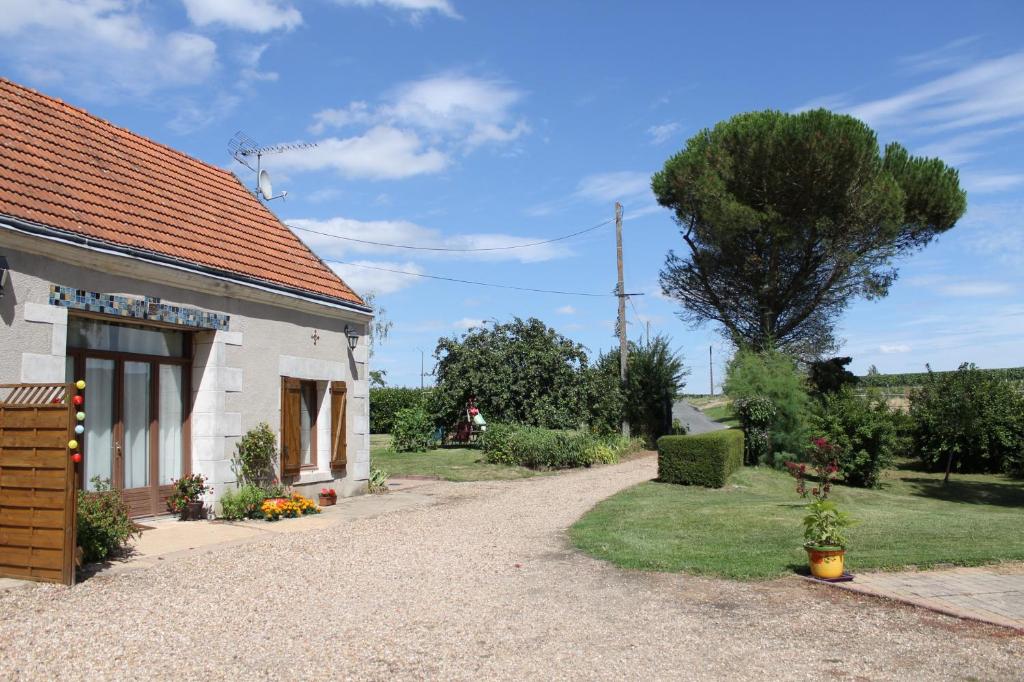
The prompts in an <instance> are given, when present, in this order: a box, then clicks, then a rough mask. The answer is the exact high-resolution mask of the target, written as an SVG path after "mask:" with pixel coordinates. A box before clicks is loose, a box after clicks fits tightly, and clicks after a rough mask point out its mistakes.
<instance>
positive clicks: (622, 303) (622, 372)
mask: <svg viewBox="0 0 1024 682" xmlns="http://www.w3.org/2000/svg"><path fill="white" fill-rule="evenodd" d="M615 260H616V263H617V265H618V270H619V290H618V292H617V293H618V296H619V381H621V382H622V388H623V389H625V388H626V362H627V357H626V356H627V353H628V352H629V346H628V344H627V343H626V285H625V283H624V282H623V274H622V204H620V203H619V202H617V201H616V202H615ZM622 435H623V436H627V437H628V436H629V422H627V421H626V420H625V419H623V420H622Z"/></svg>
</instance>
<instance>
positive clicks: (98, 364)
mask: <svg viewBox="0 0 1024 682" xmlns="http://www.w3.org/2000/svg"><path fill="white" fill-rule="evenodd" d="M116 375H117V367H116V363H115V361H114V360H111V359H108V358H86V359H85V382H86V387H85V409H86V410H87V413H86V420H85V434H84V435H85V440H84V444H85V446H86V448H87V449H86V450H85V457H84V461H85V476H84V478H85V481H84V485H85V489H86V490H96V483H97V482H99V483H101V484H106V485H108V486H110V485H115V482H114V448H115V441H116V437H115V430H116V428H115V427H116V421H115V419H116V410H115V409H114V408H115V390H114V388H115V378H116ZM117 487H119V486H117Z"/></svg>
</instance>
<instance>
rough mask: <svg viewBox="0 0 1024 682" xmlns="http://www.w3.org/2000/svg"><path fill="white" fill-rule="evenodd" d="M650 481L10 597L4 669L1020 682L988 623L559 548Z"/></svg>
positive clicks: (318, 535) (509, 499) (261, 546)
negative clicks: (598, 510)
mask: <svg viewBox="0 0 1024 682" xmlns="http://www.w3.org/2000/svg"><path fill="white" fill-rule="evenodd" d="M654 474H655V462H654V460H653V458H651V457H645V458H641V459H637V460H633V461H630V462H626V463H624V464H621V465H616V466H609V467H599V468H595V469H591V470H585V471H579V472H573V473H567V474H563V475H559V476H551V477H539V478H533V479H526V480H521V481H509V482H481V483H461V484H453V483H440V482H439V483H434V484H430V485H426V486H422V487H419V488H417V489H416V491H417V493H418V494H424V493H426V494H430V495H434V496H436V498H437V500H436V501H437V504H434V505H431V506H423V507H417V508H411V509H407V510H404V511H397V512H391V513H387V514H383V515H380V516H377V517H372V518H360V519H356V520H352V521H348V522H344V523H339V524H337V525H334V526H332V527H329V528H324V529H320V530H310V531H308V532H303V533H295V534H273V535H271V534H268V537H266V538H265V539H260V540H257V541H254V542H251V543H249V544H244V545H240V546H235V547H223V546H222V547H216V548H212V549H210V550H206V551H201V552H198V553H196V554H192V555H188V556H185V557H183V558H179V559H175V560H173V561H168V562H166V563H161V564H160V565H157V566H155V567H153V568H147V569H142V570H138V571H133V572H126V573H120V574H114V575H106V576H104V575H100V576H97V577H94V578H92V579H90V580H88V581H86V582H84V583H82V584H80V585H78V586H76V587H74V588H70V589H68V588H61V587H52V586H39V587H34V588H31V589H23V590H15V591H11V592H6V593H0V679H4V680H21V679H25V680H28V679H33V680H34V679H53V678H76V679H89V680H99V679H125V678H127V677H131V678H133V679H148V678H153V679H164V678H174V679H177V680H181V679H186V680H193V679H203V680H219V679H232V680H237V679H408V680H413V679H417V680H418V679H424V678H433V679H466V680H468V679H474V680H477V679H494V678H498V679H537V680H550V679H616V680H622V679H638V678H639V679H645V680H657V679H672V680H680V679H728V680H749V679H757V680H763V679H772V680H775V679H807V680H811V679H813V680H820V679H833V678H835V679H845V678H849V679H854V678H855V679H899V680H907V679H929V680H939V679H965V678H969V677H973V678H980V679H986V680H992V679H1020V674H1021V669H1022V667H1021V666H1022V661H1024V639H1022V638H1020V637H1011V636H1008V635H1007V634H1006V633H1005V632H1004V631H1001V630H998V629H995V628H989V627H985V626H980V625H976V624H971V623H964V622H960V621H957V620H955V619H953V618H948V617H945V616H940V615H937V614H934V613H931V612H927V611H922V610H915V609H913V608H910V607H906V606H899V605H893V604H889V603H886V602H882V601H878V600H874V599H871V598H865V597H860V596H857V595H851V594H848V593H845V592H840V591H837V590H830V589H828V588H825V587H820V586H815V585H808V584H806V583H804V582H803V581H801V580H799V579H796V578H790V579H784V580H778V581H773V582H766V583H733V582H728V581H720V580H711V579H703V578H696V577H690V576H684V575H667V574H650V573H637V572H624V571H621V570H619V569H616V568H614V567H612V566H610V565H607V564H604V563H602V562H599V561H597V560H594V559H590V558H588V557H585V556H582V555H580V554H578V553H577V552H575V551H573V550H571V549H570V548H569V546H568V543H567V540H566V537H565V533H564V530H565V528H567V527H568V526H569V525H570V524H571V523H572V522H573V521H574V520H575V519H576V518H578V517H579V516H580V515H581V514H583V513H584V512H585V511H587V510H588V509H589V508H590V507H591V506H592V505H593V504H594V503H595V502H597V501H598V500H600V499H602V498H605V497H607V496H608V495H611V494H613V493H614V492H616V491H618V490H620V489H622V488H625V487H627V486H630V485H633V484H635V483H638V482H640V481H644V480H647V479H649V478H651V477H652V476H653V475H654ZM395 494H401V493H395ZM723 494H727V493H723ZM282 523H287V521H283V522H282ZM794 534H795V535H796V534H797V529H794ZM794 541H797V540H794Z"/></svg>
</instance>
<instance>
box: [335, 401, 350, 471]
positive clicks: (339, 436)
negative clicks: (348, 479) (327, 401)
mask: <svg viewBox="0 0 1024 682" xmlns="http://www.w3.org/2000/svg"><path fill="white" fill-rule="evenodd" d="M347 407H348V385H347V384H346V383H345V382H344V381H332V382H331V468H332V469H344V468H345V463H346V462H347V461H348V456H347V451H348V419H347V416H348V409H347Z"/></svg>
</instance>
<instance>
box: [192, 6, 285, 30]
mask: <svg viewBox="0 0 1024 682" xmlns="http://www.w3.org/2000/svg"><path fill="white" fill-rule="evenodd" d="M182 2H183V3H184V4H185V10H186V12H187V13H188V18H189V20H190V21H191V22H192V23H193V24H195V25H196V26H209V25H211V24H219V25H222V26H226V27H227V28H234V29H239V30H243V31H252V32H254V33H266V32H268V31H273V30H275V29H285V30H291V29H293V28H295V27H296V26H299V25H300V24H301V23H302V14H301V13H299V10H297V9H295V8H294V7H292V6H291V5H289V4H286V3H281V2H278V1H277V0H182Z"/></svg>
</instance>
